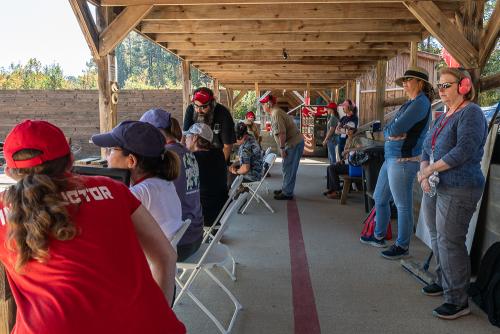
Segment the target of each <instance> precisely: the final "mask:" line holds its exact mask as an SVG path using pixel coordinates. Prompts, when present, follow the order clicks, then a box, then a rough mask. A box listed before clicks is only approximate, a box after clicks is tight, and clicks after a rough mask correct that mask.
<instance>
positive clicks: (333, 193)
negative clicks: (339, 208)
mask: <svg viewBox="0 0 500 334" xmlns="http://www.w3.org/2000/svg"><path fill="white" fill-rule="evenodd" d="M326 197H327V198H329V199H339V198H340V194H339V193H338V192H336V191H334V192H331V193H329V194H327V195H326Z"/></svg>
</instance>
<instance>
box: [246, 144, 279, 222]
mask: <svg viewBox="0 0 500 334" xmlns="http://www.w3.org/2000/svg"><path fill="white" fill-rule="evenodd" d="M275 161H276V154H275V153H269V154H268V155H267V156H266V157H265V158H264V162H265V163H267V164H268V165H269V168H268V169H267V170H266V172H265V173H264V175H262V178H261V179H260V181H256V182H243V185H244V186H245V187H247V188H248V190H249V192H250V194H252V196H251V197H250V199H249V200H248V202H247V204H246V205H245V206H244V207H243V210H241V214H244V213H245V210H246V209H247V208H248V206H249V205H250V203H251V202H252V200H253V199H254V198H255V200H256V201H257V202H258V203H260V202H262V203H263V204H264V205H265V206H266V207H267V208H268V209H269V211H271V212H272V213H274V209H273V208H272V207H271V205H269V203H267V202H266V201H265V200H264V199H263V198H262V196H260V195H259V193H258V191H259V189H260V188H261V186H262V184H263V183H264V182H266V181H265V180H266V176H267V174H268V173H269V171H270V170H271V168H272V167H273V165H274V162H275Z"/></svg>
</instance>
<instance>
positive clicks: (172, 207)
mask: <svg viewBox="0 0 500 334" xmlns="http://www.w3.org/2000/svg"><path fill="white" fill-rule="evenodd" d="M130 190H131V191H132V193H133V194H134V195H135V197H137V199H138V200H139V201H141V203H142V205H144V206H145V207H146V209H148V211H149V212H150V213H151V215H152V216H153V218H154V219H155V220H156V222H157V223H158V225H160V228H161V230H162V231H163V233H164V234H165V236H166V237H167V238H168V240H172V238H173V236H174V234H175V232H177V230H178V229H179V228H180V227H181V225H182V208H181V201H180V200H179V196H178V195H177V191H176V190H175V186H174V183H173V182H170V181H167V180H163V179H160V178H157V177H151V178H148V179H145V180H144V181H142V182H140V183H139V184H135V185H133V186H132V187H130Z"/></svg>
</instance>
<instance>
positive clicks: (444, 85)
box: [436, 82, 456, 89]
mask: <svg viewBox="0 0 500 334" xmlns="http://www.w3.org/2000/svg"><path fill="white" fill-rule="evenodd" d="M453 84H456V82H443V83H438V84H436V86H437V88H438V89H448V88H450V87H451V86H453Z"/></svg>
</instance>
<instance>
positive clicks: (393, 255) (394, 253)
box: [380, 244, 409, 260]
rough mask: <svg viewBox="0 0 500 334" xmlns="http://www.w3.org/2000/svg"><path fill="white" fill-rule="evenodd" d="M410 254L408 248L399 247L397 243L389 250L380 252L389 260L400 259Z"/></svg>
mask: <svg viewBox="0 0 500 334" xmlns="http://www.w3.org/2000/svg"><path fill="white" fill-rule="evenodd" d="M408 254H409V252H408V249H404V248H402V247H399V246H398V245H396V244H394V245H392V246H391V247H390V248H389V249H388V250H386V251H383V252H381V253H380V255H382V256H383V257H385V258H386V259H389V260H398V259H400V258H402V257H406V256H408Z"/></svg>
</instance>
